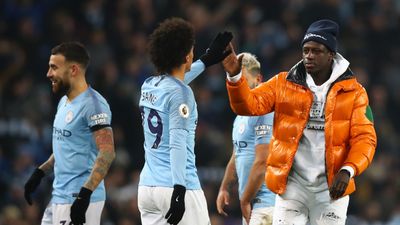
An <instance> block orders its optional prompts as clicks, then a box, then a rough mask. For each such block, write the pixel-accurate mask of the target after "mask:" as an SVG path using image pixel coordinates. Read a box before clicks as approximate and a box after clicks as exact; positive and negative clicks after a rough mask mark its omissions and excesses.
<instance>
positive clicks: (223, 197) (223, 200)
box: [216, 190, 230, 216]
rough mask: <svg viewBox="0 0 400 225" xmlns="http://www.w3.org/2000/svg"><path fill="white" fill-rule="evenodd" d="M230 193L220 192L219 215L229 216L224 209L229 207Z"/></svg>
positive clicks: (218, 198)
mask: <svg viewBox="0 0 400 225" xmlns="http://www.w3.org/2000/svg"><path fill="white" fill-rule="evenodd" d="M229 199H230V196H229V192H228V191H227V190H220V191H219V192H218V197H217V202H216V203H217V210H218V213H219V214H221V215H224V216H228V213H226V212H225V211H224V208H225V206H226V205H229Z"/></svg>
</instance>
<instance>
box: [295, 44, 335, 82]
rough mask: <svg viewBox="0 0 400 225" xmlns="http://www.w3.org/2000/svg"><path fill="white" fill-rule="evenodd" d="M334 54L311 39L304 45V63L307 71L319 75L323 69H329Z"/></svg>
mask: <svg viewBox="0 0 400 225" xmlns="http://www.w3.org/2000/svg"><path fill="white" fill-rule="evenodd" d="M333 56H334V53H333V52H331V51H329V50H328V49H327V48H326V47H325V45H323V44H320V43H318V42H315V41H309V42H306V43H305V44H304V45H303V64H304V67H305V68H306V71H307V73H309V74H311V75H318V74H319V73H321V71H327V70H329V68H330V67H331V65H332V60H333Z"/></svg>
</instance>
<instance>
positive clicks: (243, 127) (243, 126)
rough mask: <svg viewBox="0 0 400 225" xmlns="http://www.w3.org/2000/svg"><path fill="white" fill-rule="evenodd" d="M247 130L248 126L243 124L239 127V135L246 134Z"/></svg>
mask: <svg viewBox="0 0 400 225" xmlns="http://www.w3.org/2000/svg"><path fill="white" fill-rule="evenodd" d="M245 129H246V124H244V123H241V124H240V125H239V133H240V134H243V132H244V130H245Z"/></svg>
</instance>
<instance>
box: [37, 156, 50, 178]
mask: <svg viewBox="0 0 400 225" xmlns="http://www.w3.org/2000/svg"><path fill="white" fill-rule="evenodd" d="M39 169H40V170H42V171H43V172H44V173H45V174H46V175H47V174H49V173H51V172H53V169H54V155H53V154H51V155H50V157H49V158H48V159H47V161H46V162H44V163H43V164H42V165H40V166H39Z"/></svg>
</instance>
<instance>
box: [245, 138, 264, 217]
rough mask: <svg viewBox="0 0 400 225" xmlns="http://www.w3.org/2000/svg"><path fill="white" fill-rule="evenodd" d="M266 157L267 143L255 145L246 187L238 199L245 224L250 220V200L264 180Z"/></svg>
mask: <svg viewBox="0 0 400 225" xmlns="http://www.w3.org/2000/svg"><path fill="white" fill-rule="evenodd" d="M267 157H268V144H258V145H256V147H255V158H254V162H253V165H252V167H251V169H250V173H249V178H248V181H247V184H246V187H245V189H244V191H243V194H242V197H241V199H240V208H241V210H242V214H243V217H244V218H245V219H246V221H247V224H248V223H249V220H250V213H251V200H252V199H254V197H255V196H256V194H257V192H258V190H260V187H261V185H262V183H263V182H264V177H265V169H266V163H265V162H266V159H267Z"/></svg>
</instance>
